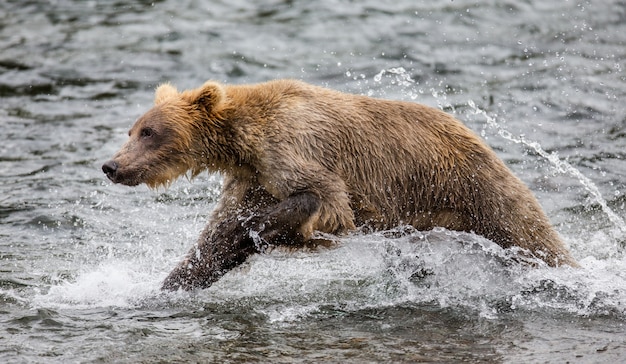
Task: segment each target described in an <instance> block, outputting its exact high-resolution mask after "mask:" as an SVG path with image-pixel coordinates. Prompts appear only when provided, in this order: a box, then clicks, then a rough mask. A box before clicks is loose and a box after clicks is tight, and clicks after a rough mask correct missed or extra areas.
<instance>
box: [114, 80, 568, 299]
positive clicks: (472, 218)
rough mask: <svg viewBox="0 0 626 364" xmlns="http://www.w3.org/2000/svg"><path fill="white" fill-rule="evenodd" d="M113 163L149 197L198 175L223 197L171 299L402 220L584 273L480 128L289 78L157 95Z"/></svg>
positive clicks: (119, 176)
mask: <svg viewBox="0 0 626 364" xmlns="http://www.w3.org/2000/svg"><path fill="white" fill-rule="evenodd" d="M129 135H130V139H129V140H128V142H127V143H126V144H125V145H124V146H123V147H122V149H121V150H120V151H119V152H118V153H117V154H116V155H115V157H114V158H113V160H111V161H109V162H107V163H105V165H104V166H103V170H104V172H105V173H106V174H107V175H108V177H109V178H110V179H111V180H112V181H113V182H116V183H123V184H126V185H137V184H140V183H145V184H147V185H148V186H150V187H157V186H160V185H168V184H169V183H171V182H172V181H173V180H174V179H176V178H177V177H179V176H181V175H184V174H186V173H189V174H190V175H191V177H193V176H195V175H197V174H198V173H200V172H201V171H203V170H208V171H209V172H221V173H222V174H223V176H224V190H223V193H222V197H221V200H220V202H219V204H218V206H217V207H216V208H215V210H214V211H213V214H212V216H211V220H210V222H209V224H208V225H207V227H206V229H205V230H204V232H203V233H202V236H201V237H200V240H199V241H198V243H197V245H196V246H195V247H194V248H193V249H192V250H191V251H190V253H189V254H188V256H187V258H186V259H185V260H184V261H183V262H182V263H181V264H180V265H179V266H178V267H177V268H176V269H175V270H174V271H173V272H172V273H171V274H170V276H169V277H168V278H167V279H166V281H165V283H164V288H166V289H178V288H183V289H191V288H193V287H207V286H209V285H210V284H211V283H212V282H214V281H215V280H217V279H218V278H219V277H220V276H221V275H223V274H224V273H225V272H226V271H227V270H228V269H230V268H232V267H234V266H236V265H237V264H240V263H241V262H243V261H244V260H245V259H246V257H247V256H249V255H250V254H252V253H254V252H258V251H260V250H263V248H264V246H266V245H267V244H299V243H303V242H305V241H307V240H309V239H311V237H312V234H313V232H314V231H320V232H324V233H331V234H342V233H346V232H349V231H350V230H353V229H355V227H357V226H361V225H367V226H368V227H371V228H373V229H387V228H391V227H395V226H399V225H403V224H408V225H412V226H413V227H415V228H417V229H419V230H427V229H431V228H433V227H435V226H440V227H445V228H448V229H452V230H459V231H468V232H474V233H476V234H479V235H483V236H485V237H487V238H489V239H491V240H492V241H494V242H496V243H498V244H499V245H501V246H503V247H505V248H508V247H512V246H518V247H521V248H523V249H526V250H528V253H529V254H530V255H534V256H536V257H539V258H541V259H543V260H544V261H545V262H546V263H548V264H549V265H552V266H556V265H561V264H569V265H573V266H575V265H576V262H575V261H574V260H573V258H572V257H571V256H570V254H569V252H568V251H567V249H566V248H565V247H564V245H563V243H562V242H561V240H560V238H559V236H558V235H557V233H556V232H555V231H554V229H553V228H552V227H551V225H550V223H549V221H548V219H547V217H546V216H545V214H544V212H543V211H542V209H541V207H540V205H539V203H538V202H537V200H536V199H535V197H534V196H533V194H532V193H531V191H530V190H529V189H528V188H527V187H526V186H525V185H524V184H523V183H522V182H521V181H520V180H519V179H518V178H516V177H515V176H514V175H513V174H512V173H511V172H510V170H509V169H508V168H507V167H506V166H505V165H504V163H503V162H502V161H501V160H500V159H499V158H498V157H497V156H496V155H495V153H494V152H493V151H492V150H491V149H490V148H489V147H488V146H487V145H486V144H485V143H484V142H483V141H481V140H480V139H479V138H478V137H477V136H476V135H475V134H474V133H473V132H471V131H470V130H469V129H468V128H467V127H465V126H464V125H463V124H461V123H460V122H459V121H457V120H456V119H454V118H453V117H451V116H450V115H448V114H446V113H444V112H442V111H440V110H437V109H434V108H430V107H427V106H424V105H419V104H415V103H408V102H399V101H387V100H380V99H374V98H369V97H365V96H356V95H350V94H344V93H340V92H336V91H332V90H328V89H324V88H321V87H316V86H312V85H308V84H305V83H302V82H298V81H293V80H280V81H272V82H267V83H263V84H257V85H240V86H227V85H221V84H218V83H215V82H207V83H205V84H204V85H203V86H202V87H200V88H198V89H194V90H188V91H184V92H178V91H177V90H176V89H175V88H174V87H172V86H171V85H169V84H164V85H161V86H160V87H159V88H158V89H157V91H156V97H155V106H154V108H153V109H151V110H150V111H148V112H147V113H146V114H145V115H144V116H142V117H141V118H140V119H139V120H138V121H137V122H136V123H135V125H134V126H133V127H132V129H131V130H130V133H129Z"/></svg>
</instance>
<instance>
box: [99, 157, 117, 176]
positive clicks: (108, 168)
mask: <svg viewBox="0 0 626 364" xmlns="http://www.w3.org/2000/svg"><path fill="white" fill-rule="evenodd" d="M117 167H118V166H117V163H115V161H113V160H110V161H108V162H106V163H104V164H103V165H102V172H104V174H106V175H107V177H109V179H110V180H114V179H115V173H116V172H117Z"/></svg>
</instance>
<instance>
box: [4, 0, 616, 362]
mask: <svg viewBox="0 0 626 364" xmlns="http://www.w3.org/2000/svg"><path fill="white" fill-rule="evenodd" d="M625 45H626V6H625V5H624V4H623V2H620V1H600V2H585V1H561V2H548V3H546V2H540V1H522V2H520V1H518V2H497V1H465V0H455V1H421V2H414V1H408V0H403V1H382V2H381V1H369V0H367V1H360V2H351V1H330V0H325V1H313V2H311V1H269V2H265V3H264V4H258V3H257V2H253V1H192V0H189V1H171V0H169V1H155V2H149V1H126V2H96V1H69V0H59V1H54V2H45V3H44V2H36V1H7V2H2V3H1V4H0V140H2V143H0V188H1V191H2V193H1V195H0V196H1V197H0V261H1V263H0V313H1V315H0V361H2V362H10V363H31V362H39V363H48V362H160V361H167V362H193V361H206V362H231V363H234V362H259V361H260V362H445V363H449V362H459V361H465V362H494V363H499V362H504V363H518V362H519V363H528V362H566V361H569V362H580V363H595V362H619V361H621V360H624V359H625V358H626V339H625V337H626V336H625V333H626V328H625V324H626V273H625V272H626V258H625V254H624V244H625V241H626V234H625V232H624V231H625V229H626V226H625V225H624V223H623V220H624V219H625V218H626V211H625V204H626V197H624V196H625V194H626V185H625V184H626V180H625V179H624V176H625V175H626V164H625V163H624V158H625V157H626V154H625V152H624V150H626V117H625V115H626V107H625V106H624V103H623V102H622V100H624V99H626V82H625V81H626V79H625V74H624V67H625V66H626V64H625V63H624V58H625V56H626V47H625ZM275 78H297V79H302V80H305V81H307V82H311V83H314V84H318V85H322V86H328V87H331V88H334V89H338V90H341V91H345V92H351V93H356V94H366V95H371V96H376V97H384V98H389V99H401V100H409V101H415V102H421V103H425V104H428V105H431V106H434V107H439V108H442V109H444V110H446V111H448V112H450V113H452V114H454V115H455V116H457V117H458V118H459V119H461V120H463V121H464V122H466V123H467V125H468V126H470V128H472V129H473V130H474V131H476V132H477V133H479V134H480V135H481V136H482V137H483V138H484V139H485V140H486V141H487V143H488V144H489V145H491V146H492V147H493V148H494V149H495V150H496V152H497V153H498V155H499V156H500V157H502V158H503V159H504V160H505V162H506V163H507V165H508V166H509V167H510V168H511V169H512V170H513V171H514V172H515V173H516V174H517V175H518V176H519V177H520V178H522V179H523V180H524V181H525V182H526V183H527V184H528V185H529V186H530V187H531V189H532V190H533V191H534V192H535V193H536V194H537V196H538V198H539V200H540V202H541V204H542V205H543V207H544V208H545V210H546V212H547V213H548V215H549V217H550V219H551V220H552V222H553V223H554V225H555V227H556V228H557V230H558V231H559V233H560V234H561V235H562V236H563V238H564V240H565V242H566V244H567V245H568V246H569V247H570V248H571V250H572V252H573V255H574V256H575V257H576V259H578V260H579V262H580V264H581V266H582V268H581V269H572V268H568V267H563V268H547V267H539V268H538V269H530V268H527V267H522V266H519V265H516V264H512V262H511V256H512V255H515V252H514V251H506V250H502V249H501V248H499V247H498V246H496V245H495V244H493V243H491V242H489V241H487V240H485V239H483V238H481V237H477V236H474V235H471V234H462V233H456V232H450V231H446V230H442V229H435V230H434V231H430V232H420V231H413V230H411V229H397V230H394V231H388V232H380V233H376V234H370V235H364V234H355V235H353V236H349V237H346V238H343V239H342V240H341V243H340V244H339V246H338V247H337V248H335V249H330V250H324V249H322V250H319V251H313V252H311V251H306V252H305V251H303V252H293V253H288V252H284V251H280V250H277V251H273V252H271V253H268V254H264V255H257V256H254V257H252V258H251V259H250V260H249V261H248V262H247V263H246V264H244V265H243V266H242V267H240V268H238V269H236V270H234V271H232V272H230V273H229V274H227V275H226V276H225V277H224V278H223V279H222V280H220V281H219V282H218V283H217V284H215V285H214V286H212V287H211V288H209V289H206V290H199V291H195V292H191V293H162V292H160V291H159V285H160V282H161V281H162V280H163V278H164V277H165V276H166V275H167V273H168V272H169V270H170V269H171V268H172V267H173V266H175V264H176V263H177V262H178V261H179V259H180V258H181V256H182V255H183V254H184V253H185V252H186V251H187V250H188V248H189V247H190V246H191V244H193V242H194V241H195V239H196V238H197V236H198V235H199V232H200V231H201V229H202V228H203V226H204V224H205V223H206V219H207V217H208V215H209V213H210V211H211V209H212V208H213V206H214V204H215V201H216V199H217V198H218V196H219V191H220V188H221V178H220V177H219V176H208V175H202V176H200V177H199V178H197V179H196V180H194V181H193V182H192V183H190V182H189V181H186V180H184V179H183V180H181V181H178V182H177V183H175V184H174V185H173V186H172V187H171V188H169V189H168V190H158V191H150V190H148V189H147V188H145V187H137V188H128V187H124V186H117V185H111V184H110V183H109V182H108V181H106V179H105V178H104V176H103V175H102V173H101V171H100V165H101V164H102V163H103V162H104V161H105V160H107V159H108V158H109V157H110V156H111V155H112V154H113V153H114V152H115V151H116V150H117V148H118V147H119V146H120V145H121V144H122V143H123V142H124V141H125V139H126V132H127V130H128V128H129V127H130V126H131V125H132V123H133V121H134V120H135V119H136V118H137V117H138V116H140V115H141V114H142V113H143V112H145V111H146V110H147V109H149V108H150V105H151V102H152V98H153V91H154V88H155V86H156V85H158V84H159V83H161V82H164V81H170V82H172V83H173V84H175V85H176V86H178V87H179V88H181V89H184V88H191V87H197V86H199V85H201V84H202V83H203V82H204V81H205V80H207V79H214V80H218V81H221V82H226V83H251V82H260V81H265V80H269V79H275Z"/></svg>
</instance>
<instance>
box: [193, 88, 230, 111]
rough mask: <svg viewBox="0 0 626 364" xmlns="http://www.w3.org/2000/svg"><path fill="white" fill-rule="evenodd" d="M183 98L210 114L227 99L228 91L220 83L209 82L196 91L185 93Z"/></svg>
mask: <svg viewBox="0 0 626 364" xmlns="http://www.w3.org/2000/svg"><path fill="white" fill-rule="evenodd" d="M183 98H185V99H186V100H187V101H188V102H189V103H190V104H192V105H196V106H197V107H198V108H199V109H201V110H205V111H206V112H207V113H210V112H211V111H212V110H214V109H215V108H216V107H217V106H218V105H219V104H220V103H222V101H223V100H224V99H225V98H226V91H225V90H224V87H222V85H220V84H219V83H217V82H212V81H208V82H205V83H204V85H202V86H201V87H199V88H197V89H195V90H189V91H186V92H184V93H183Z"/></svg>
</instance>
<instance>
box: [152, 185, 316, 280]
mask: <svg viewBox="0 0 626 364" xmlns="http://www.w3.org/2000/svg"><path fill="white" fill-rule="evenodd" d="M319 208H320V198H319V197H318V196H317V195H315V194H314V193H311V192H300V193H295V194H293V195H292V196H289V197H288V198H286V199H285V200H283V201H281V202H279V203H276V204H274V205H270V206H263V207H258V209H257V210H247V211H243V210H239V211H240V213H234V212H232V213H230V214H228V215H227V216H226V217H225V218H222V219H221V220H220V221H218V222H217V223H210V224H209V225H208V226H207V227H206V228H205V230H204V231H203V233H202V236H201V237H200V239H199V241H198V243H197V244H196V246H194V248H193V249H191V251H189V253H188V254H187V257H186V258H185V259H184V260H183V261H182V262H181V263H180V264H179V265H178V266H177V267H176V268H175V269H174V270H173V271H172V272H171V273H170V274H169V275H168V276H167V278H166V279H165V281H164V282H163V286H162V289H164V290H170V291H175V290H178V289H183V290H191V289H193V288H207V287H209V286H210V285H211V284H212V283H214V282H215V281H217V280H218V279H219V278H221V277H222V276H223V275H224V274H226V272H228V271H229V270H231V269H233V268H235V267H236V266H238V265H240V264H242V263H243V262H245V260H246V259H247V258H248V257H249V256H250V255H251V254H254V253H256V252H260V251H263V250H264V249H265V248H266V247H267V246H268V245H270V244H289V245H291V244H301V243H303V242H304V241H306V240H307V239H308V238H309V237H310V235H311V232H312V230H311V221H312V220H313V219H314V218H315V216H316V214H317V213H318V211H319Z"/></svg>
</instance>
